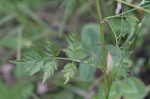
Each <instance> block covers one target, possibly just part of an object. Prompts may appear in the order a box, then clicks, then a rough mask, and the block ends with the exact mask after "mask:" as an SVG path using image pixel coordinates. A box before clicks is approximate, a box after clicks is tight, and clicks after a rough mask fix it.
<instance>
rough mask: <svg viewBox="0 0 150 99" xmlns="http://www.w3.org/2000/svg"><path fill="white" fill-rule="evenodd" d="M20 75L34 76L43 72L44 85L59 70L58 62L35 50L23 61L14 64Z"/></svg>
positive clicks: (27, 54)
mask: <svg viewBox="0 0 150 99" xmlns="http://www.w3.org/2000/svg"><path fill="white" fill-rule="evenodd" d="M14 63H15V64H16V65H17V68H18V71H20V74H25V75H29V76H33V75H34V74H36V73H38V72H43V73H44V74H43V83H44V82H45V81H46V80H47V79H48V78H49V77H51V76H53V74H54V72H55V71H56V70H57V61H56V60H55V59H53V58H50V57H48V56H45V55H44V56H43V54H42V55H41V53H39V52H38V51H35V50H33V51H32V50H30V51H29V52H28V53H26V54H25V56H24V58H23V59H22V60H18V61H16V62H14Z"/></svg>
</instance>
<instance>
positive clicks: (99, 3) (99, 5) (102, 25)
mask: <svg viewBox="0 0 150 99" xmlns="http://www.w3.org/2000/svg"><path fill="white" fill-rule="evenodd" d="M96 9H97V14H98V17H99V23H100V24H99V25H100V40H101V43H102V44H104V43H105V39H104V22H103V16H102V10H101V2H100V0H96Z"/></svg>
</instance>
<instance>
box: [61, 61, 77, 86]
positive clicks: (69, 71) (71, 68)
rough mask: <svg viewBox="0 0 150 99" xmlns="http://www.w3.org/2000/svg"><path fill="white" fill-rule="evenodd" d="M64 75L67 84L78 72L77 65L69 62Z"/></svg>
mask: <svg viewBox="0 0 150 99" xmlns="http://www.w3.org/2000/svg"><path fill="white" fill-rule="evenodd" d="M63 72H64V77H65V78H66V80H65V84H66V83H68V81H69V80H70V79H71V78H73V77H74V76H75V74H76V72H77V67H76V65H75V64H74V63H68V64H66V65H65V67H64V70H63Z"/></svg>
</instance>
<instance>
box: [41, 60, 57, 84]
mask: <svg viewBox="0 0 150 99" xmlns="http://www.w3.org/2000/svg"><path fill="white" fill-rule="evenodd" d="M57 66H58V65H57V62H56V60H54V59H53V60H51V61H48V62H46V63H45V65H44V67H43V72H44V75H43V81H42V82H43V83H45V81H46V80H47V79H48V78H49V77H51V76H53V75H54V72H55V71H56V70H57Z"/></svg>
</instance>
